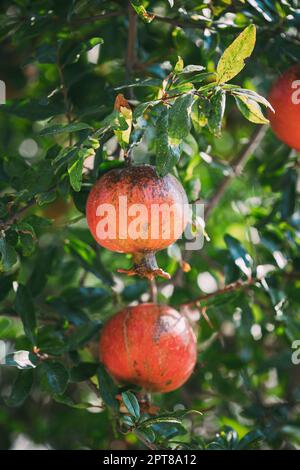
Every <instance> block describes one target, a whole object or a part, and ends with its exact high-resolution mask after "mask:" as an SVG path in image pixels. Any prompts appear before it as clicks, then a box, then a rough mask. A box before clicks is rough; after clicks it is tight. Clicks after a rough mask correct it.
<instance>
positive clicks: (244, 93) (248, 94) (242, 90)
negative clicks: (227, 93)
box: [231, 88, 274, 112]
mask: <svg viewBox="0 0 300 470" xmlns="http://www.w3.org/2000/svg"><path fill="white" fill-rule="evenodd" d="M231 93H232V94H233V95H236V96H246V97H247V98H250V99H251V100H253V101H257V103H261V104H263V105H264V106H265V107H266V108H269V109H271V111H273V112H274V108H273V106H272V105H271V103H269V101H268V100H267V99H266V98H265V97H264V96H261V95H259V94H258V93H256V91H253V90H248V89H246V88H238V89H233V90H231Z"/></svg>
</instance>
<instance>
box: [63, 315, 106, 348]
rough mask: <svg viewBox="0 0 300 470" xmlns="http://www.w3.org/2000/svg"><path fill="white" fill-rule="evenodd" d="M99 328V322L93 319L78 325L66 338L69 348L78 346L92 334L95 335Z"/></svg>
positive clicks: (91, 336)
mask: <svg viewBox="0 0 300 470" xmlns="http://www.w3.org/2000/svg"><path fill="white" fill-rule="evenodd" d="M100 328H101V323H100V322H98V321H93V322H89V323H85V324H84V325H81V326H78V327H77V328H76V329H75V331H74V332H73V333H72V334H71V335H70V336H69V338H68V347H69V350H71V351H72V350H74V349H77V348H80V347H81V346H82V345H84V344H85V343H86V342H87V341H89V340H90V339H91V338H93V336H95V335H96V334H97V333H98V331H99V330H100Z"/></svg>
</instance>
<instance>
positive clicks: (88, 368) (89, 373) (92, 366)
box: [70, 362, 99, 382]
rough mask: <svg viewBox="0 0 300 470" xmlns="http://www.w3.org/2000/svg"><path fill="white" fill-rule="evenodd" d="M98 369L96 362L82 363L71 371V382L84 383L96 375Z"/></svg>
mask: <svg viewBox="0 0 300 470" xmlns="http://www.w3.org/2000/svg"><path fill="white" fill-rule="evenodd" d="M98 367H99V364H97V363H95V362H81V363H80V364H78V365H77V366H75V367H73V368H72V369H71V370H70V381H71V382H84V381H85V380H87V379H89V378H90V377H93V375H95V374H96V372H97V369H98Z"/></svg>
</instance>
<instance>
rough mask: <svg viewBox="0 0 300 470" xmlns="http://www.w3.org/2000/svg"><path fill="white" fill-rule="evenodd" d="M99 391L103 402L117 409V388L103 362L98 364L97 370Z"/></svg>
mask: <svg viewBox="0 0 300 470" xmlns="http://www.w3.org/2000/svg"><path fill="white" fill-rule="evenodd" d="M97 377H98V383H99V391H100V395H101V397H102V399H103V401H104V403H105V404H106V405H107V406H109V407H111V408H114V409H118V406H119V404H118V400H117V399H116V396H117V393H118V388H117V386H116V385H115V383H114V382H113V380H112V378H111V376H110V375H109V374H108V373H107V372H106V369H105V367H104V365H103V364H100V365H99V367H98V372H97Z"/></svg>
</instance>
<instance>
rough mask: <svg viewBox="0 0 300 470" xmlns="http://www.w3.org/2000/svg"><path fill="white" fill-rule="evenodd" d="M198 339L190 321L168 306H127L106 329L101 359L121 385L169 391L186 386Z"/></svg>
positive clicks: (113, 318) (101, 338) (103, 332)
mask: <svg viewBox="0 0 300 470" xmlns="http://www.w3.org/2000/svg"><path fill="white" fill-rule="evenodd" d="M196 357H197V348H196V336H195V334H194V332H193V330H192V328H191V326H190V325H189V323H188V321H187V319H186V318H185V317H184V316H182V315H181V314H180V313H179V312H177V311H176V310H174V309H173V308H171V307H169V306H167V305H158V304H152V303H148V304H140V305H137V306H135V307H127V308H126V309H124V310H122V311H121V312H119V313H117V314H116V315H115V316H113V317H112V318H111V319H110V320H109V321H108V322H107V323H106V324H105V326H104V328H103V330H102V334H101V337H100V360H101V361H102V362H103V364H104V365H105V366H106V368H107V370H108V372H109V373H110V374H111V375H112V376H113V377H114V378H115V379H116V380H117V381H119V382H125V383H132V384H135V385H139V386H141V387H142V388H143V389H144V390H146V391H152V392H169V391H171V390H175V389H176V388H179V387H180V386H181V385H182V384H184V383H185V382H186V381H187V380H188V378H189V377H190V375H191V374H192V372H193V369H194V367H195V364H196Z"/></svg>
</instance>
